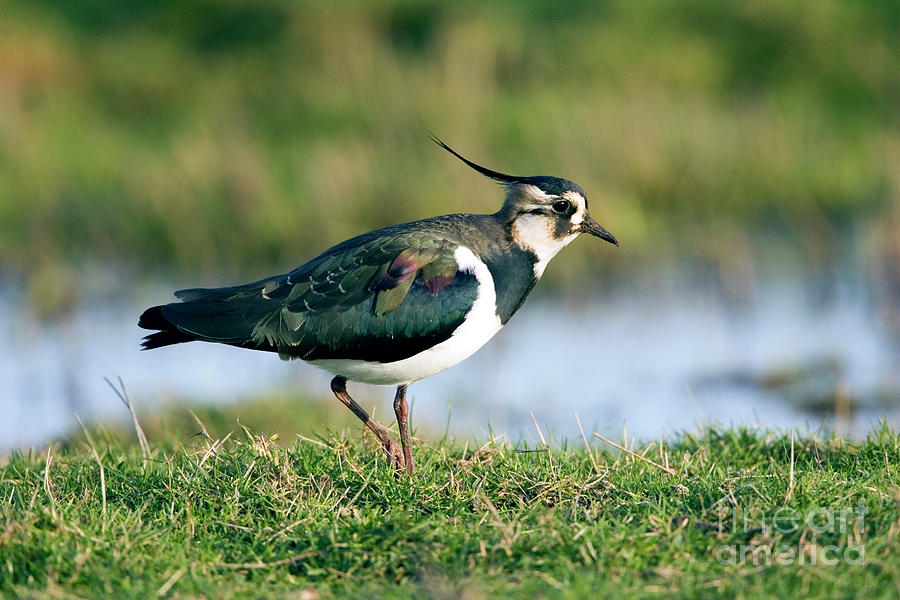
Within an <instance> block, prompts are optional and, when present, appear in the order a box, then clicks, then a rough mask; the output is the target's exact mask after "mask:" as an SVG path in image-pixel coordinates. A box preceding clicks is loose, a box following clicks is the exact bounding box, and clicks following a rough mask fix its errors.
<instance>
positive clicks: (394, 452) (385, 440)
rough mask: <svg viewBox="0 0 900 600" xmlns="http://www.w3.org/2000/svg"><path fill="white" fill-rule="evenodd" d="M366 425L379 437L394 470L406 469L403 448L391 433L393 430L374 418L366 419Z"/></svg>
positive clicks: (379, 441)
mask: <svg viewBox="0 0 900 600" xmlns="http://www.w3.org/2000/svg"><path fill="white" fill-rule="evenodd" d="M366 427H368V428H369V430H370V431H371V432H372V433H374V434H375V437H377V438H378V443H380V444H381V448H382V450H384V454H385V457H386V458H387V460H388V462H389V463H390V464H391V466H393V467H394V470H395V471H397V472H401V471H404V470H405V469H406V461H405V460H404V459H403V448H402V447H401V446H400V443H399V442H398V441H397V440H395V439H394V437H393V436H392V435H391V430H390V429H388V428H387V427H385V426H384V425H382V424H381V423H379V422H378V421H375V420H374V419H372V418H369V420H368V421H366Z"/></svg>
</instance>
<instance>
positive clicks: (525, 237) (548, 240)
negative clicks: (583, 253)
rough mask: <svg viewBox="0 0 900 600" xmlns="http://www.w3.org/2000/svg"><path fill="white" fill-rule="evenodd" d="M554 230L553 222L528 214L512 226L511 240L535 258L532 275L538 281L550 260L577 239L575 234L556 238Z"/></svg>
mask: <svg viewBox="0 0 900 600" xmlns="http://www.w3.org/2000/svg"><path fill="white" fill-rule="evenodd" d="M554 228H555V224H554V222H553V221H552V220H551V219H549V218H548V217H546V216H544V215H529V214H525V215H521V216H520V217H519V218H518V219H516V221H515V223H513V226H512V234H513V239H515V241H516V243H517V244H518V245H519V246H521V247H522V248H525V249H527V250H530V251H532V252H533V253H534V255H535V256H537V259H538V260H537V262H536V263H534V275H535V277H537V278H538V279H540V278H541V275H543V274H544V269H546V268H547V264H548V263H549V262H550V259H552V258H553V257H554V256H556V254H557V252H559V251H560V250H562V249H563V248H565V247H566V246H568V245H569V243H570V242H571V241H572V240H574V239H575V238H576V237H578V234H577V233H573V234H571V235H568V236H566V237H564V238H562V239H560V238H557V237H555V236H554V235H553V230H554Z"/></svg>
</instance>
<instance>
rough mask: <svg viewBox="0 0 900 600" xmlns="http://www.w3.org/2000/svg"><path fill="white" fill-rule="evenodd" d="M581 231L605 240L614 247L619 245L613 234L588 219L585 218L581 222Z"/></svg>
mask: <svg viewBox="0 0 900 600" xmlns="http://www.w3.org/2000/svg"><path fill="white" fill-rule="evenodd" d="M581 231H582V232H584V233H589V234H591V235H595V236H597V237H598V238H600V239H601V240H606V241H607V242H609V243H610V244H615V245H616V246H618V245H619V241H618V240H617V239H616V238H615V236H614V235H613V234H611V233H610V232H608V231H607V230H605V229H603V226H602V225H600V223H598V222H597V221H595V220H593V219H592V218H590V217H585V218H584V221H582V222H581Z"/></svg>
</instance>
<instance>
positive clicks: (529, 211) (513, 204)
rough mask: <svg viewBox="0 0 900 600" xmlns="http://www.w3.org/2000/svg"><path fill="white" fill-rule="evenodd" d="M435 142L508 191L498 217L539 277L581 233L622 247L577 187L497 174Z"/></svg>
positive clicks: (557, 179) (557, 181) (539, 178)
mask: <svg viewBox="0 0 900 600" xmlns="http://www.w3.org/2000/svg"><path fill="white" fill-rule="evenodd" d="M433 139H434V141H435V142H436V143H437V144H438V145H439V146H441V147H442V148H443V149H444V150H446V151H448V152H450V153H451V154H453V155H454V156H455V157H457V158H458V159H460V160H461V161H463V162H464V163H466V164H467V165H469V166H470V167H472V168H473V169H475V170H476V171H478V172H479V173H481V174H482V175H484V176H485V177H489V178H491V179H493V180H494V181H497V182H499V183H501V184H502V185H503V187H505V188H506V200H505V201H504V203H503V208H501V209H500V211H499V212H498V213H497V215H498V217H500V218H501V219H502V220H503V222H504V223H505V224H506V225H507V226H508V227H509V231H510V234H511V236H512V239H513V241H514V242H515V243H516V244H518V245H519V246H521V247H523V248H526V249H528V250H530V251H532V252H533V253H534V254H535V255H536V256H537V258H538V265H536V266H535V272H536V273H537V275H538V276H540V274H541V272H543V268H544V267H545V266H546V264H547V262H549V261H550V259H551V258H553V256H555V255H556V253H557V252H559V251H560V250H562V249H563V248H564V247H566V246H567V245H568V244H569V243H570V242H571V241H572V240H574V239H575V238H576V237H578V235H579V234H581V233H589V234H591V235H593V236H596V237H598V238H600V239H602V240H606V241H607V242H609V243H611V244H615V245H616V246H618V245H619V242H618V241H617V240H616V238H615V237H614V236H613V234H611V233H610V232H608V231H607V230H606V229H604V228H603V227H602V226H601V225H600V224H599V223H597V221H595V220H594V219H592V218H591V215H590V213H589V212H588V200H587V194H586V193H585V192H584V190H583V189H581V187H580V186H579V185H578V184H576V183H573V182H571V181H569V180H568V179H562V178H560V177H547V176H543V175H539V176H529V177H523V176H517V175H506V174H504V173H498V172H497V171H493V170H491V169H488V168H486V167H482V166H481V165H478V164H475V163H473V162H472V161H470V160H468V159H467V158H464V157H462V156H460V155H459V154H458V153H457V152H456V151H455V150H453V149H452V148H450V147H449V146H448V145H447V144H445V143H444V142H442V141H441V140H439V139H437V138H433Z"/></svg>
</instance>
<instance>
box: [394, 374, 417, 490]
mask: <svg viewBox="0 0 900 600" xmlns="http://www.w3.org/2000/svg"><path fill="white" fill-rule="evenodd" d="M407 387H409V386H407V385H406V384H404V385H399V386H397V395H396V396H394V414H395V415H397V426H398V427H399V428H400V444H401V445H402V446H403V462H404V463H406V472H407V473H409V474H410V475H412V474H413V459H412V440H411V439H410V437H409V405H408V404H407V403H406V388H407Z"/></svg>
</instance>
